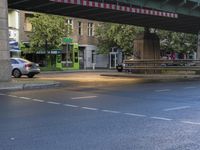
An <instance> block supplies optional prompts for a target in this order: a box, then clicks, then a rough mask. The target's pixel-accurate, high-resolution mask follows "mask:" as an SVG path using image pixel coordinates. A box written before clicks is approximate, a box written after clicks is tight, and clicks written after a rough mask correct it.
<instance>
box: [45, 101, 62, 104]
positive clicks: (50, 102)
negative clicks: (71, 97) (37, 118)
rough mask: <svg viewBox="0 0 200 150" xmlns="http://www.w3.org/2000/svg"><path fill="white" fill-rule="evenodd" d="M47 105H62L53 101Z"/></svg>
mask: <svg viewBox="0 0 200 150" xmlns="http://www.w3.org/2000/svg"><path fill="white" fill-rule="evenodd" d="M47 103H48V104H54V105H60V103H58V102H52V101H48V102H47Z"/></svg>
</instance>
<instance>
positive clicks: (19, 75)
mask: <svg viewBox="0 0 200 150" xmlns="http://www.w3.org/2000/svg"><path fill="white" fill-rule="evenodd" d="M12 75H13V76H14V77H15V78H20V77H21V76H22V74H21V72H20V70H19V69H14V70H13V72H12Z"/></svg>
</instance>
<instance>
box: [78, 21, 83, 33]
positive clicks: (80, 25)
mask: <svg viewBox="0 0 200 150" xmlns="http://www.w3.org/2000/svg"><path fill="white" fill-rule="evenodd" d="M82 34H83V33H82V22H80V21H79V22H78V35H82Z"/></svg>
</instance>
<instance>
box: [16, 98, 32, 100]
mask: <svg viewBox="0 0 200 150" xmlns="http://www.w3.org/2000/svg"><path fill="white" fill-rule="evenodd" d="M19 98H21V99H26V100H29V99H31V98H29V97H19Z"/></svg>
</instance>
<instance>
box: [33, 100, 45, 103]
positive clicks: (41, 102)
mask: <svg viewBox="0 0 200 150" xmlns="http://www.w3.org/2000/svg"><path fill="white" fill-rule="evenodd" d="M32 100H33V101H36V102H41V103H43V102H45V101H44V100H41V99H32Z"/></svg>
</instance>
